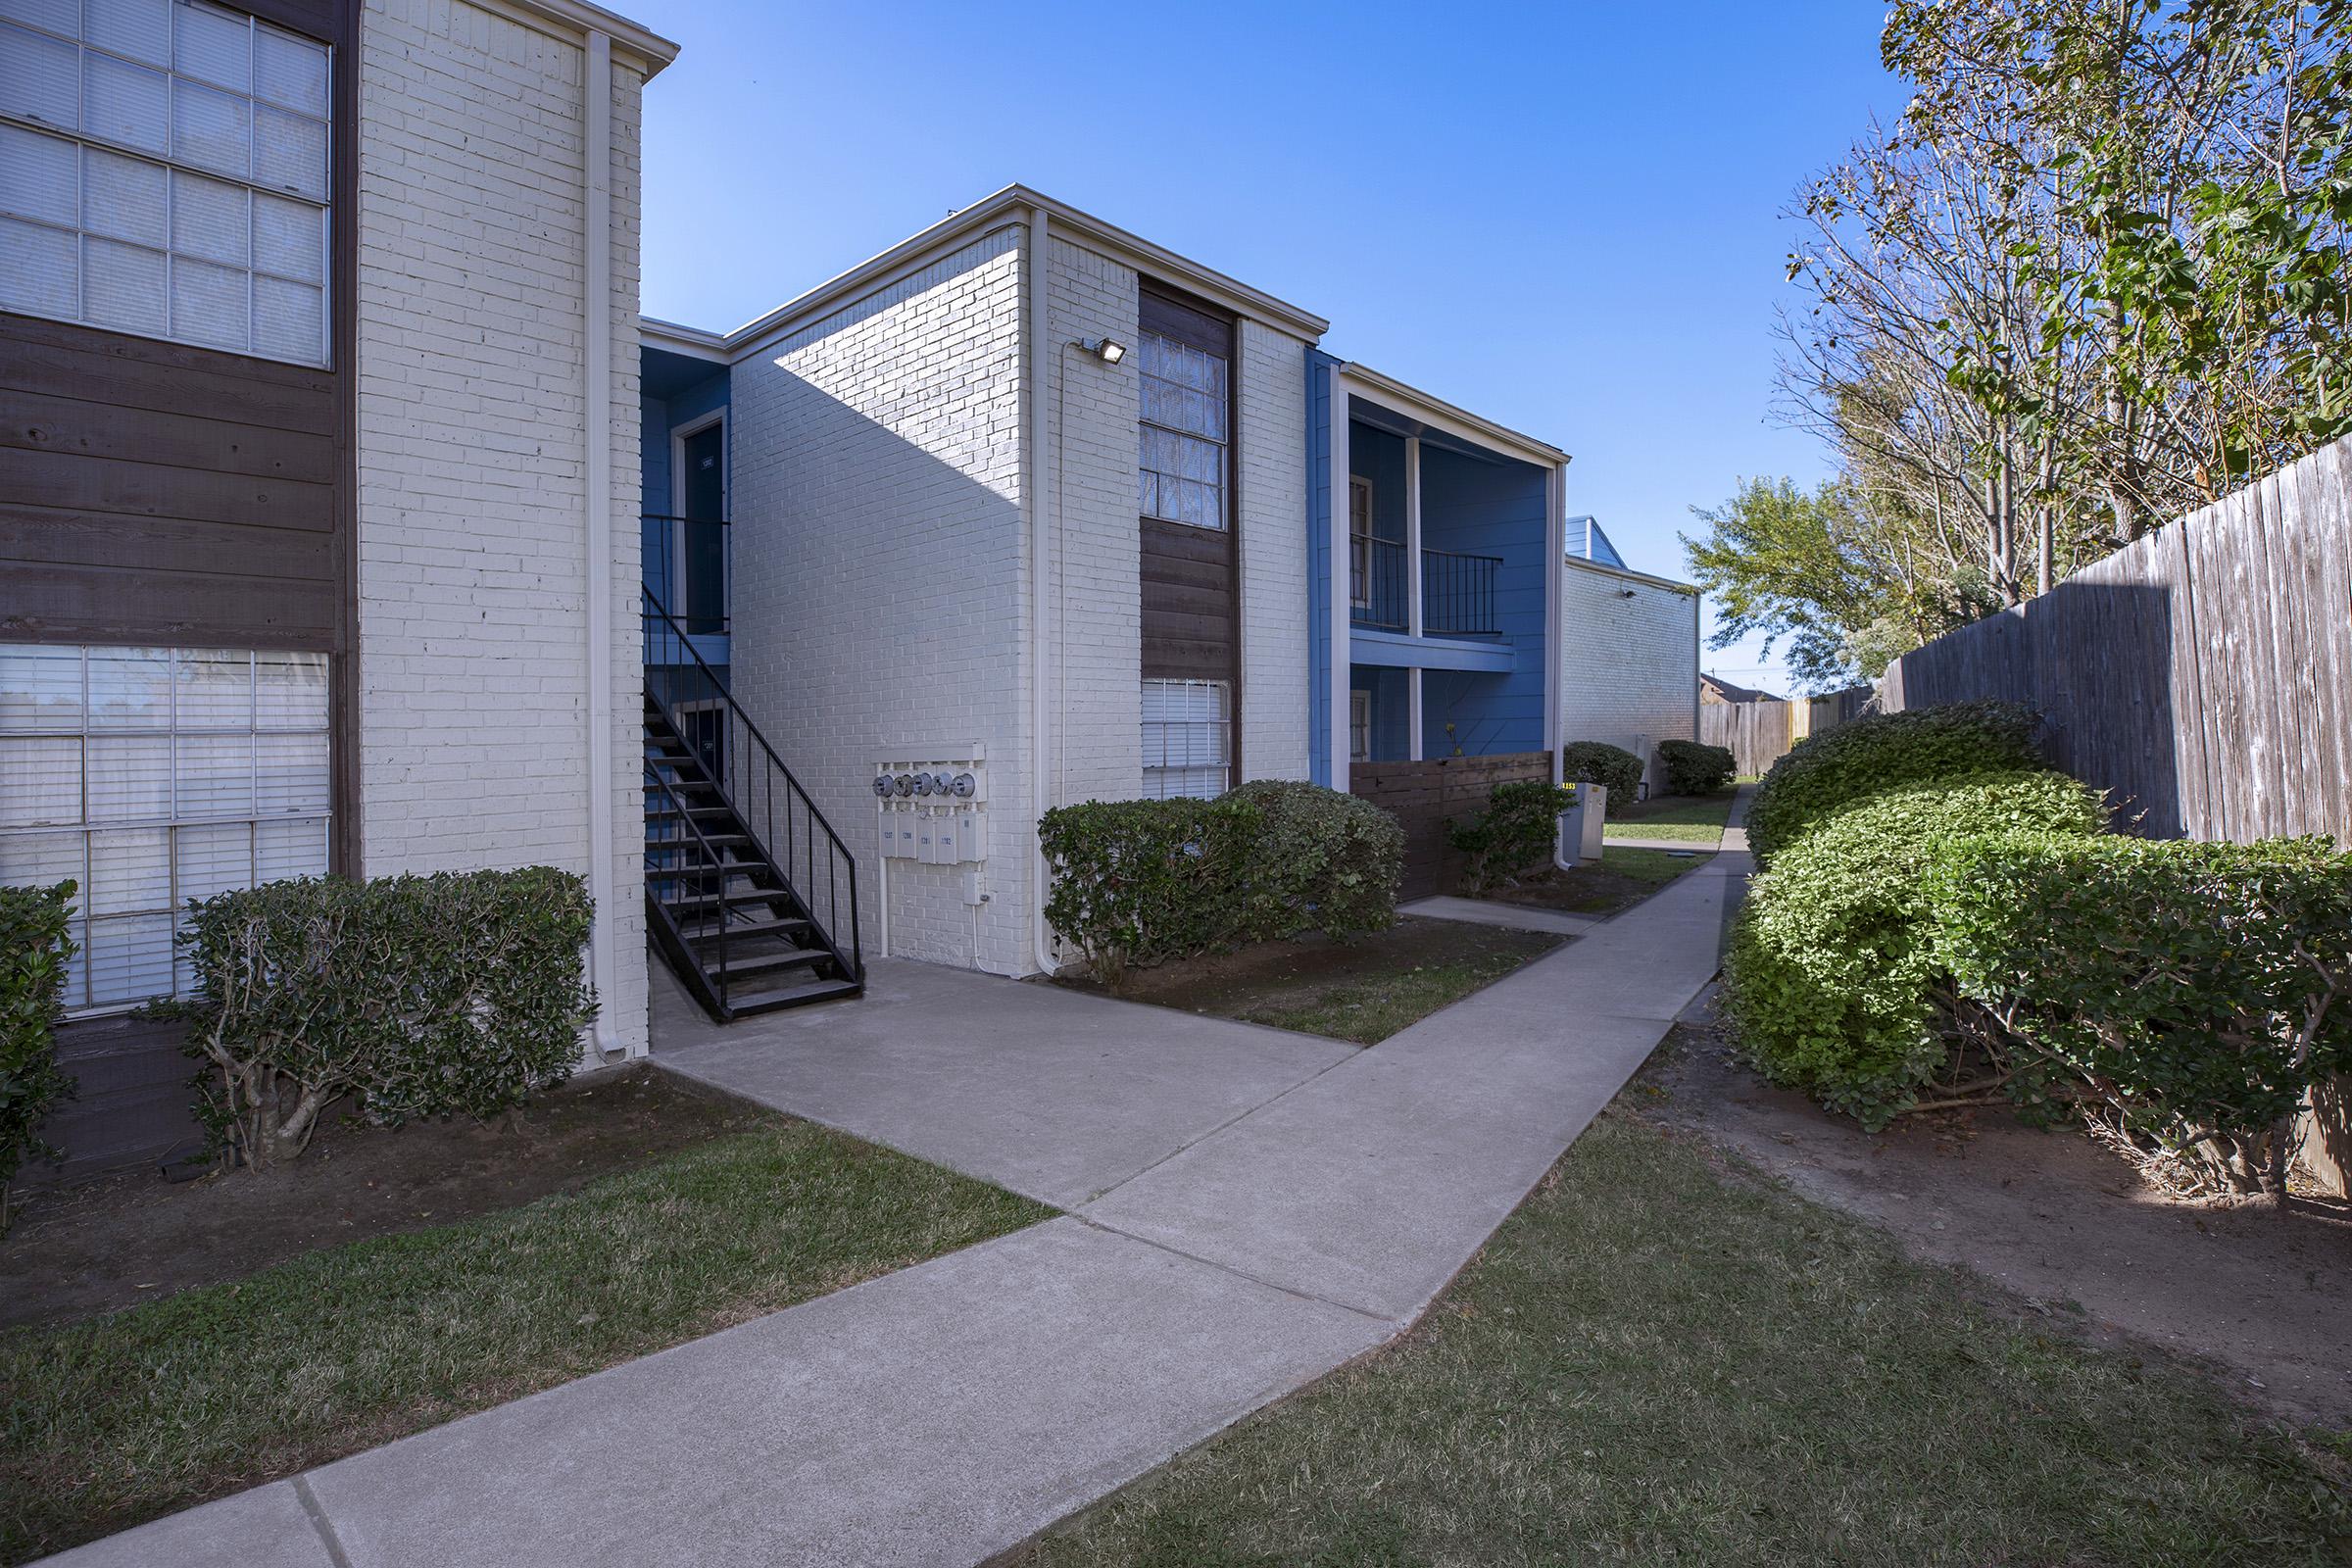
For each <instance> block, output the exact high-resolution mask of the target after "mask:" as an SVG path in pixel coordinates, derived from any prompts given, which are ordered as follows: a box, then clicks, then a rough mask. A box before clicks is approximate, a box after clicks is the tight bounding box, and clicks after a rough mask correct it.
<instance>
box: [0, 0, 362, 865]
mask: <svg viewBox="0 0 2352 1568" xmlns="http://www.w3.org/2000/svg"><path fill="white" fill-rule="evenodd" d="M243 9H245V10H248V11H250V12H252V13H253V14H254V15H256V16H259V17H262V18H264V19H265V20H268V21H270V22H273V23H276V24H278V25H281V26H286V27H290V28H292V29H294V30H296V31H299V32H304V33H308V34H309V35H311V36H313V37H315V38H319V39H320V40H322V41H323V42H325V43H326V44H328V45H329V46H331V47H332V48H333V49H334V50H335V66H334V104H333V115H334V123H333V129H332V132H331V134H332V136H333V143H334V149H335V159H334V168H333V171H332V186H331V189H330V191H329V198H330V203H331V206H332V220H331V223H330V229H331V238H330V254H331V256H332V274H333V275H332V285H333V287H332V297H331V299H330V301H329V306H328V308H329V310H330V312H331V317H330V321H331V327H332V344H333V355H334V365H333V367H332V368H327V369H316V368H309V367H304V366H297V365H285V364H281V363H279V362H276V361H273V360H264V359H256V358H250V357H248V356H245V355H240V354H224V353H221V352H218V351H215V350H212V349H202V348H195V347H191V346H188V345H184V344H177V343H167V342H162V341H160V340H157V339H152V338H143V337H137V336H133V335H129V334H125V333H119V332H108V331H103V330H100V329H98V328H95V327H86V326H77V325H73V324H72V323H70V322H61V321H51V320H47V319H40V318H35V317H26V316H15V315H9V314H6V313H0V639H4V640H8V641H14V642H51V643H127V644H135V645H149V646H176V647H234V648H287V649H301V650H306V651H310V652H317V653H325V654H330V655H333V656H336V659H335V677H334V680H335V685H334V692H333V697H332V706H333V730H332V734H333V756H334V778H335V784H334V812H335V822H336V832H335V838H334V862H335V865H336V867H337V869H340V870H345V871H350V870H356V869H357V858H356V853H355V850H356V845H357V843H358V837H357V835H358V829H359V800H358V792H357V779H358V773H357V763H358V751H359V747H358V744H357V734H356V727H355V724H354V721H353V720H354V714H355V713H356V711H357V710H356V705H355V702H354V700H353V699H354V694H355V693H356V692H357V689H358V688H357V684H356V682H357V673H358V672H357V670H356V668H355V667H354V665H355V662H354V661H353V660H352V659H351V658H350V657H348V656H349V655H350V654H351V652H352V650H353V648H354V647H355V646H356V643H357V630H356V621H357V593H356V582H355V575H354V574H355V570H356V563H357V560H358V555H357V551H356V550H355V549H354V547H353V535H354V532H355V527H356V524H355V520H354V519H355V518H356V516H357V496H356V494H355V493H354V491H355V475H356V470H357V463H356V458H355V454H354V441H353V434H352V432H353V425H354V408H355V401H354V397H353V391H354V388H353V381H354V378H353V376H352V375H351V374H350V373H349V367H350V365H351V364H352V360H353V357H354V353H355V350H356V344H357V333H356V330H355V324H354V323H355V317H356V309H355V302H356V300H357V297H358V296H357V292H356V288H355V281H356V278H355V273H356V270H357V265H358V245H357V243H356V237H355V219H356V209H357V201H356V192H357V187H358V171H359V159H358V150H357V149H358V144H359V135H358V129H359V126H358V117H359V91H358V74H359V69H358V68H359V51H358V47H357V45H358V38H359V32H358V20H359V5H358V0H248V3H247V4H246V5H245V6H244V8H243Z"/></svg>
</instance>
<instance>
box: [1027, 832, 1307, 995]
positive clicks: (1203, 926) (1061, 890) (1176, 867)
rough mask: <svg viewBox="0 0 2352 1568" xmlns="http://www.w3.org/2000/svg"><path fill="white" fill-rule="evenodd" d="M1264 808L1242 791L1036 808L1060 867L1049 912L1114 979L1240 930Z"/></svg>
mask: <svg viewBox="0 0 2352 1568" xmlns="http://www.w3.org/2000/svg"><path fill="white" fill-rule="evenodd" d="M1264 823H1265V813H1264V812H1262V811H1260V810H1259V809H1257V808H1256V807H1255V806H1253V805H1251V804H1250V802H1248V801H1246V800H1235V799H1232V798H1231V797H1225V798H1220V799H1218V800H1213V801H1201V800H1173V801H1089V802H1087V803H1085V804H1084V805H1081V806H1057V807H1055V808H1054V809H1052V810H1050V811H1048V812H1047V813H1046V814H1045V815H1044V816H1042V817H1040V818H1038V823H1037V834H1038V847H1039V848H1040V849H1041V850H1042V851H1043V852H1044V854H1045V857H1046V860H1047V863H1048V864H1050V865H1051V866H1052V867H1053V869H1054V891H1053V893H1052V895H1051V896H1050V897H1048V898H1047V900H1046V919H1047V921H1048V922H1049V923H1051V924H1052V925H1053V927H1054V930H1056V931H1058V932H1060V933H1061V935H1062V937H1063V938H1064V939H1065V940H1067V941H1069V942H1070V943H1072V944H1074V945H1075V946H1076V947H1077V949H1078V951H1079V953H1080V954H1081V955H1082V956H1084V957H1085V959H1086V961H1087V963H1088V964H1089V966H1091V967H1092V968H1093V969H1094V971H1095V972H1096V973H1097V974H1098V975H1100V976H1101V977H1102V978H1103V979H1104V980H1106V981H1108V982H1110V983H1111V984H1113V985H1116V984H1117V983H1118V982H1119V980H1120V979H1121V978H1122V977H1123V976H1124V975H1125V973H1126V971H1127V969H1128V968H1129V966H1131V965H1134V966H1145V967H1148V966H1150V965H1152V964H1154V963H1164V962H1166V961H1167V960H1168V959H1170V958H1181V957H1186V956H1191V955H1193V954H1196V953H1205V952H1207V951H1208V950H1209V949H1211V948H1214V947H1218V946H1220V945H1222V944H1225V943H1230V942H1233V941H1236V940H1238V939H1239V938H1240V936H1241V935H1242V931H1243V926H1244V898H1245V884H1244V881H1243V878H1242V877H1241V876H1240V875H1239V874H1237V869H1238V868H1240V867H1245V866H1247V865H1248V864H1249V859H1250V846H1252V845H1254V844H1255V843H1256V842H1257V837H1258V834H1259V832H1260V830H1261V829H1262V828H1263V826H1264Z"/></svg>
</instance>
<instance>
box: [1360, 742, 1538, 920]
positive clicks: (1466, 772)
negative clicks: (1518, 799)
mask: <svg viewBox="0 0 2352 1568" xmlns="http://www.w3.org/2000/svg"><path fill="white" fill-rule="evenodd" d="M1550 778H1551V756H1550V754H1549V753H1547V752H1512V753H1508V754H1505V755H1502V756H1498V757H1437V758H1431V759H1429V760H1426V761H1419V762H1350V763H1349V764H1348V794H1350V795H1357V796H1361V797H1362V798H1363V799H1365V800H1367V801H1370V802H1372V804H1374V805H1375V806H1378V807H1380V808H1382V809H1385V810H1387V811H1388V812H1389V813H1390V814H1391V815H1393V816H1395V817H1396V818H1397V821H1398V822H1399V823H1401V824H1402V825H1403V828H1404V887H1403V894H1402V896H1403V897H1405V898H1407V899H1426V898H1431V897H1434V896H1436V895H1438V894H1441V893H1452V892H1454V891H1456V890H1457V889H1458V887H1459V886H1460V884H1461V880H1462V873H1463V871H1464V870H1465V869H1466V868H1467V859H1466V858H1465V857H1464V856H1463V855H1462V853H1461V852H1460V851H1459V850H1457V849H1455V848H1454V847H1453V845H1452V844H1451V843H1450V842H1449V841H1448V840H1447V838H1446V818H1448V817H1452V818H1455V819H1457V820H1458V819H1460V818H1462V817H1468V816H1476V815H1477V814H1478V813H1479V812H1481V811H1483V810H1485V809H1487V797H1488V796H1489V795H1490V794H1491V793H1493V791H1494V789H1495V785H1497V784H1502V783H1507V782H1510V781H1513V780H1519V779H1534V780H1538V781H1548V780H1549V779H1550Z"/></svg>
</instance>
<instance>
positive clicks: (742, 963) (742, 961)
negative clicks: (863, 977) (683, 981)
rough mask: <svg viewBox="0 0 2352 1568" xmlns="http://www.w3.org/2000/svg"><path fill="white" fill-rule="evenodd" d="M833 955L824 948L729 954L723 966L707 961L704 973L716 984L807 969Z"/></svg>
mask: <svg viewBox="0 0 2352 1568" xmlns="http://www.w3.org/2000/svg"><path fill="white" fill-rule="evenodd" d="M832 956H833V955H832V954H830V953H828V952H826V951H825V950H824V949H823V948H794V949H792V950H790V951H789V952H785V953H771V954H766V955H763V956H760V957H756V958H736V957H734V956H732V955H729V957H728V962H727V963H726V964H725V965H724V966H723V967H722V966H721V965H719V964H716V963H706V964H704V965H703V973H705V974H707V975H709V976H710V977H711V983H712V984H713V985H715V984H717V983H718V982H719V981H720V980H721V979H732V978H736V977H739V976H742V975H751V974H772V973H775V972H777V971H779V970H783V969H806V968H808V967H809V965H810V964H812V963H825V962H829V961H830V960H831V959H832Z"/></svg>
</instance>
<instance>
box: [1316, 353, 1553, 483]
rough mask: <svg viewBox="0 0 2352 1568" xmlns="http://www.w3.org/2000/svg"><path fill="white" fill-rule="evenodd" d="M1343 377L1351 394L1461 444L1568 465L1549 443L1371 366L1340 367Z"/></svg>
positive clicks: (1349, 363)
mask: <svg viewBox="0 0 2352 1568" xmlns="http://www.w3.org/2000/svg"><path fill="white" fill-rule="evenodd" d="M1340 375H1341V377H1342V378H1343V379H1344V380H1345V381H1346V383H1347V388H1348V391H1350V392H1353V393H1356V394H1358V395H1360V396H1363V397H1365V398H1368V399H1370V400H1371V401H1372V402H1374V403H1378V404H1380V405H1382V406H1383V407H1384V408H1388V409H1391V410H1394V411H1395V412H1396V413H1398V414H1401V415H1404V416H1406V417H1410V418H1413V419H1417V420H1419V421H1420V422H1421V423H1423V424H1426V425H1430V426H1432V427H1433V428H1435V429H1439V430H1443V431H1445V432H1446V434H1448V435H1451V436H1454V437H1457V438H1458V439H1460V440H1464V441H1469V442H1472V443H1474V444H1476V445H1478V446H1486V447H1496V448H1500V449H1501V450H1503V451H1505V452H1508V453H1510V454H1511V455H1512V456H1514V457H1518V458H1523V459H1525V460H1526V461H1528V462H1530V463H1535V464H1540V465H1542V466H1545V467H1549V466H1553V465H1555V464H1561V463H1566V462H1568V461H1569V457H1568V454H1567V453H1565V452H1562V451H1561V450H1560V449H1559V448H1558V447H1555V446H1553V445H1551V444H1550V443H1549V442H1545V441H1539V440H1537V439H1536V438H1535V437H1534V436H1532V435H1521V434H1520V433H1519V432H1518V431H1516V430H1513V429H1510V428H1508V427H1506V426H1504V425H1499V424H1496V423H1495V421H1494V420H1492V419H1489V418H1484V417H1480V416H1478V415H1475V414H1472V413H1470V412H1469V411H1468V410H1467V409H1458V408H1455V407H1454V406H1453V405H1452V404H1450V403H1447V402H1446V401H1445V400H1444V399H1442V398H1434V397H1431V396H1430V395H1429V394H1428V393H1426V392H1424V391H1421V390H1420V389H1419V388H1417V387H1410V386H1407V385H1405V384H1404V383H1403V382H1402V381H1399V380H1397V379H1396V378H1395V377H1393V376H1387V375H1383V374H1381V373H1380V372H1379V371H1378V370H1375V369H1373V368H1371V367H1370V366H1368V365H1358V364H1356V363H1355V362H1354V361H1352V360H1350V361H1347V362H1344V363H1343V364H1342V365H1341V366H1340Z"/></svg>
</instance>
